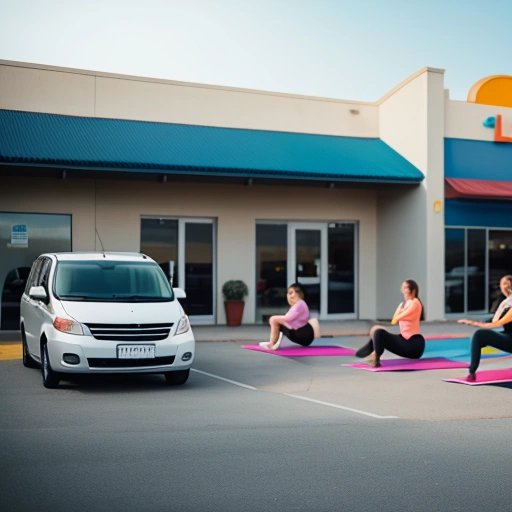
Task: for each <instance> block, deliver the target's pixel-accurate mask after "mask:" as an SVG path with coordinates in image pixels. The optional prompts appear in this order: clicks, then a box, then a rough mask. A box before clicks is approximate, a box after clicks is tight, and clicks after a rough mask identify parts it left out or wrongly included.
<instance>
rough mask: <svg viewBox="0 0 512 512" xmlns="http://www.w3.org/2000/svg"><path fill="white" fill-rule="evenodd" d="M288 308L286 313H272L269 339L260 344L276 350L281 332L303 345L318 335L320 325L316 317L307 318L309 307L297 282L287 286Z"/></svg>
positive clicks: (305, 345) (281, 335)
mask: <svg viewBox="0 0 512 512" xmlns="http://www.w3.org/2000/svg"><path fill="white" fill-rule="evenodd" d="M286 298H287V299H288V304H289V305H290V309H289V310H288V312H287V313H286V315H274V316H271V317H270V319H269V324H270V341H268V342H265V341H264V342H261V343H260V346H261V347H263V348H267V349H269V350H277V349H278V348H279V345H280V344H281V339H282V337H283V334H284V335H285V336H286V337H287V338H288V339H289V340H290V341H293V342H294V343H298V344H299V345H302V346H303V347H307V346H308V345H311V343H312V342H313V340H314V339H315V338H318V337H319V336H320V325H319V323H318V320H317V319H316V318H312V319H310V318H309V308H308V305H307V304H306V302H305V301H304V291H303V290H302V287H301V286H300V284H298V283H293V284H292V285H290V286H289V287H288V292H287V294H286Z"/></svg>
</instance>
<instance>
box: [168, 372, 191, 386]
mask: <svg viewBox="0 0 512 512" xmlns="http://www.w3.org/2000/svg"><path fill="white" fill-rule="evenodd" d="M164 375H165V380H166V381H167V384H169V385H170V386H181V385H182V384H185V382H187V380H188V376H189V375H190V370H179V371H177V372H166V373H164Z"/></svg>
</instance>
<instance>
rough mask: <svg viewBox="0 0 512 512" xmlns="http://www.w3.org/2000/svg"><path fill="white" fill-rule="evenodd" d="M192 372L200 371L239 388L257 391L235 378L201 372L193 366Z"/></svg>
mask: <svg viewBox="0 0 512 512" xmlns="http://www.w3.org/2000/svg"><path fill="white" fill-rule="evenodd" d="M191 370H192V371H193V372H196V373H200V374H201V375H206V376H207V377H211V378H212V379H218V380H222V381H224V382H229V383H230V384H234V385H235V386H239V387H241V388H245V389H250V390H251V391H257V390H258V388H255V387H253V386H249V385H248V384H243V383H242V382H237V381H236V380H231V379H226V378H224V377H220V376H219V375H214V374H213V373H208V372H203V371H201V370H196V369H195V368H192V369H191Z"/></svg>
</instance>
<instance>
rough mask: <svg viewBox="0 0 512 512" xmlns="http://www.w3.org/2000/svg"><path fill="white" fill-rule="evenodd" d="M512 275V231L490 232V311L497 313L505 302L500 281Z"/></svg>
mask: <svg viewBox="0 0 512 512" xmlns="http://www.w3.org/2000/svg"><path fill="white" fill-rule="evenodd" d="M507 274H512V231H505V230H491V231H489V299H490V301H489V302H490V305H491V307H490V309H491V311H495V309H496V307H497V305H498V304H499V303H500V302H501V300H503V298H504V297H503V296H502V295H501V291H500V287H499V281H500V279H501V278H502V277H503V276H504V275H507Z"/></svg>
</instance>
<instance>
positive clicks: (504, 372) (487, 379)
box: [443, 368, 512, 386]
mask: <svg viewBox="0 0 512 512" xmlns="http://www.w3.org/2000/svg"><path fill="white" fill-rule="evenodd" d="M443 380H444V381H445V382H455V383H457V384H467V385H468V386H480V385H482V384H499V383H500V382H512V368H503V369H499V370H482V371H481V372H476V380H475V381H474V382H468V381H467V380H466V379H465V378H463V379H443Z"/></svg>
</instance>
